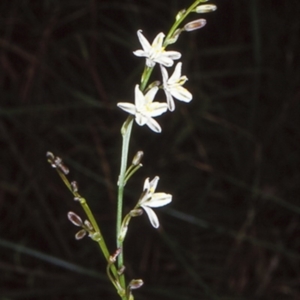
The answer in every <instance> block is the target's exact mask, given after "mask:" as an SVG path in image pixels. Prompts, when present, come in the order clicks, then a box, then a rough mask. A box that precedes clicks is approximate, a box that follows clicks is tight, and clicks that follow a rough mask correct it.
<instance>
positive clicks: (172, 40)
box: [166, 28, 183, 45]
mask: <svg viewBox="0 0 300 300" xmlns="http://www.w3.org/2000/svg"><path fill="white" fill-rule="evenodd" d="M182 30H183V29H182V28H177V29H176V30H175V32H174V33H173V35H172V36H171V37H170V38H168V40H167V41H166V42H167V44H168V45H171V44H174V43H176V42H177V40H178V38H179V35H180V33H181V32H182Z"/></svg>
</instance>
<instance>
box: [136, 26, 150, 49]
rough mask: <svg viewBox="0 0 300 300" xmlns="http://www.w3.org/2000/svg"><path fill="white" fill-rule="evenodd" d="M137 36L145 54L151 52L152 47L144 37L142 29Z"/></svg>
mask: <svg viewBox="0 0 300 300" xmlns="http://www.w3.org/2000/svg"><path fill="white" fill-rule="evenodd" d="M137 35H138V38H139V41H140V43H141V45H142V47H143V49H144V51H145V52H148V51H150V49H151V45H150V43H149V42H148V40H147V39H146V38H145V37H144V35H143V34H142V30H141V29H140V30H138V31H137Z"/></svg>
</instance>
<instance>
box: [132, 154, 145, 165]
mask: <svg viewBox="0 0 300 300" xmlns="http://www.w3.org/2000/svg"><path fill="white" fill-rule="evenodd" d="M143 156H144V152H143V151H138V152H137V153H136V155H135V156H134V157H133V160H132V164H133V165H134V166H137V165H138V164H139V163H140V162H141V160H142V158H143Z"/></svg>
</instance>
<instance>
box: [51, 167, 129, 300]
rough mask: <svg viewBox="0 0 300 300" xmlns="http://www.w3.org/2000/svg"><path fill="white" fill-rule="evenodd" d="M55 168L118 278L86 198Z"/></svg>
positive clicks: (116, 276) (124, 299) (125, 299)
mask: <svg viewBox="0 0 300 300" xmlns="http://www.w3.org/2000/svg"><path fill="white" fill-rule="evenodd" d="M56 170H57V173H58V174H59V176H60V177H61V179H62V180H63V182H64V184H65V185H66V186H67V188H68V189H69V190H70V191H71V193H72V194H73V196H74V197H76V198H78V200H79V203H80V205H81V207H82V208H83V210H84V212H85V214H86V216H87V218H88V220H89V221H90V222H91V224H92V226H93V228H94V230H95V234H96V236H95V238H94V241H95V242H97V243H98V245H99V247H100V249H101V251H102V253H103V255H104V257H105V259H106V261H107V263H108V264H109V265H110V268H111V271H112V273H113V275H114V277H115V278H119V274H118V272H117V268H116V266H115V265H114V264H111V262H110V253H109V251H108V248H107V246H106V243H105V240H104V238H103V236H102V233H101V231H100V228H99V226H98V223H97V221H96V219H95V217H94V215H93V213H92V211H91V209H90V207H89V206H88V204H87V202H86V200H85V199H84V198H82V197H81V196H80V194H79V193H78V192H74V191H73V190H72V187H71V184H70V182H69V180H68V179H67V177H66V176H65V174H63V173H62V172H61V171H60V170H59V169H56ZM123 290H125V287H124V288H123ZM118 293H119V294H120V293H122V290H120V289H119V290H118ZM121 297H122V299H123V300H127V298H124V297H125V296H124V297H123V296H121Z"/></svg>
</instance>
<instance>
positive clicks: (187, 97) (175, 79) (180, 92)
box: [160, 62, 193, 111]
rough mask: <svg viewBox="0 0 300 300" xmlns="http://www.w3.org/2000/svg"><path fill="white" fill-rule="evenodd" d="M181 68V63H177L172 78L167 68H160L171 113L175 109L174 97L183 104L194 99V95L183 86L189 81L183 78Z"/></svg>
mask: <svg viewBox="0 0 300 300" xmlns="http://www.w3.org/2000/svg"><path fill="white" fill-rule="evenodd" d="M181 66H182V63H181V62H179V63H177V65H176V67H175V70H174V72H173V74H172V75H171V77H170V78H169V75H168V71H167V70H166V68H165V67H163V66H160V67H161V73H162V78H163V88H164V91H165V94H166V97H167V103H168V108H169V110H170V111H173V110H174V109H175V103H174V99H173V97H174V98H176V99H177V100H180V101H183V102H190V101H191V100H192V99H193V95H192V94H191V93H190V92H189V91H188V90H187V89H186V88H184V87H183V86H182V85H184V83H185V82H186V81H187V77H186V76H181Z"/></svg>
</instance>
